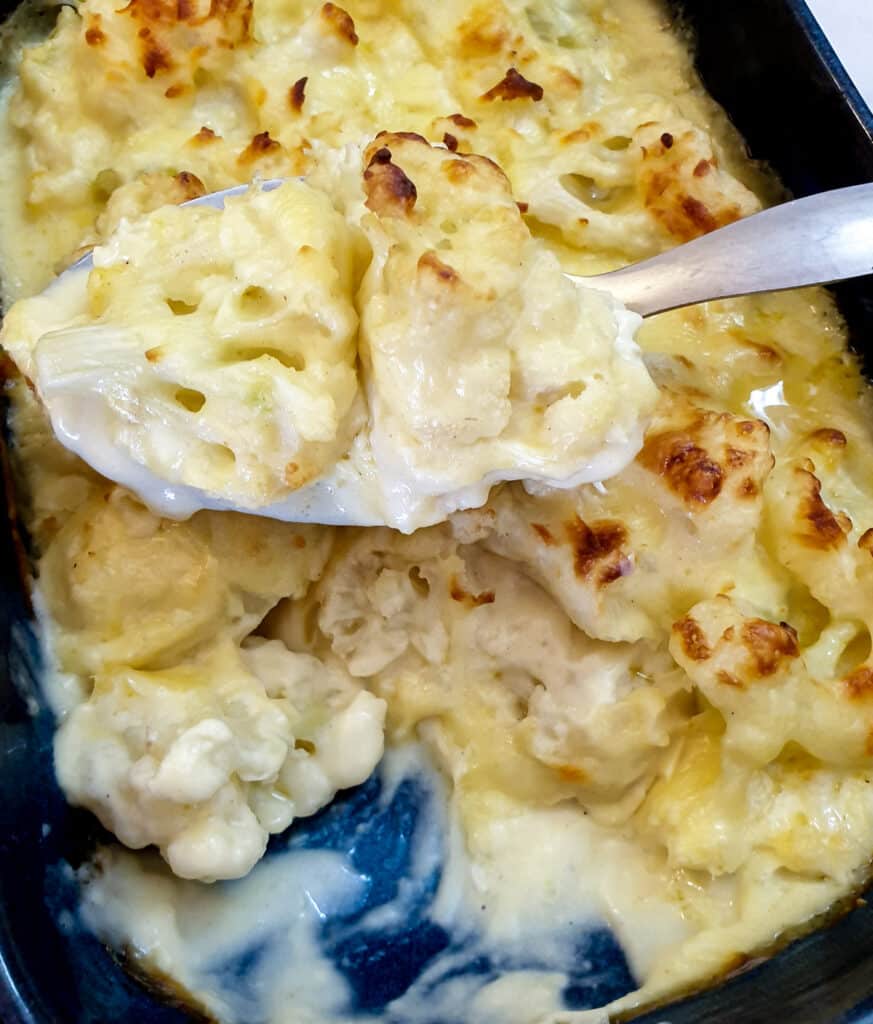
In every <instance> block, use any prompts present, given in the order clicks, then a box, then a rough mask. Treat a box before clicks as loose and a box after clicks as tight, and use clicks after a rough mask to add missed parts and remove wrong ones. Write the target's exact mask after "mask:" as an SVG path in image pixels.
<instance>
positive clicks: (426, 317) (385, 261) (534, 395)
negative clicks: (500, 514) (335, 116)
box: [361, 133, 656, 510]
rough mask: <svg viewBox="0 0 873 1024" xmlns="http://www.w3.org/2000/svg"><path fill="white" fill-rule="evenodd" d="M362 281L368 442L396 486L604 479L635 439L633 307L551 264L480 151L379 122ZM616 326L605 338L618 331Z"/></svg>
mask: <svg viewBox="0 0 873 1024" xmlns="http://www.w3.org/2000/svg"><path fill="white" fill-rule="evenodd" d="M364 160H365V171H364V191H365V193H366V205H367V207H368V208H369V209H370V211H372V213H371V215H370V216H368V217H365V218H363V219H362V221H361V226H362V228H363V229H364V231H365V233H366V234H367V237H368V239H369V241H370V244H371V245H372V247H373V253H374V255H373V261H372V263H371V264H370V268H369V270H368V272H367V274H366V276H365V278H364V282H363V286H362V295H361V310H362V312H361V317H362V320H361V329H362V355H363V357H364V366H365V371H366V373H367V374H368V378H369V379H368V397H369V403H370V409H371V417H372V428H371V429H372V443H373V449H374V455H375V458H376V462H377V465H379V464H380V463H381V462H385V463H387V464H389V465H390V466H391V468H392V469H394V471H395V473H396V474H397V476H398V477H399V479H400V484H398V487H400V486H401V485H402V483H403V481H404V477H405V478H406V480H407V481H408V483H407V487H412V488H414V490H415V491H418V492H420V493H422V494H423V495H425V496H426V495H428V494H440V493H443V492H453V491H457V492H459V493H458V496H457V497H456V498H454V499H453V497H452V495H451V494H449V500H450V501H451V502H452V505H451V506H450V510H453V509H454V508H458V507H463V506H469V505H472V504H476V503H478V502H479V501H482V500H484V498H485V496H486V494H487V492H488V488H489V486H490V485H491V483H493V482H494V481H495V480H500V479H540V480H543V479H545V480H549V479H552V480H557V481H563V485H564V486H567V485H569V484H571V483H579V482H581V481H582V480H592V479H602V478H605V477H607V476H610V475H612V474H613V473H615V472H617V471H618V470H619V469H620V468H621V467H622V466H623V465H625V464H626V462H627V460H628V459H629V458H630V457H631V456H632V454H633V453H635V452H636V451H637V450H638V449H639V445H640V439H641V427H642V422H643V420H644V419H645V418H646V417H647V416H648V414H649V413H650V412H651V410H652V408H653V406H654V401H655V395H656V392H655V389H654V387H653V386H652V384H651V381H650V379H649V377H648V374H647V372H646V371H645V369H644V368H643V366H642V364H641V362H640V360H639V358H638V353H637V350H636V347H635V345H634V344H633V342H632V340H631V337H630V335H631V332H632V330H633V329H634V328H635V326H636V321H635V320H634V318H633V317H630V316H629V315H627V314H624V313H622V312H621V311H620V310H619V308H618V307H616V305H615V304H614V303H613V302H612V300H610V299H609V298H608V297H607V296H606V295H604V294H602V293H599V292H595V291H592V290H588V289H583V288H580V287H578V286H576V285H574V284H572V283H570V282H569V281H567V280H565V279H564V278H563V277H562V275H561V270H560V266H559V264H558V262H557V259H556V258H555V257H554V255H552V254H551V253H550V252H549V251H548V250H547V249H546V247H545V246H544V245H543V244H542V243H539V242H537V241H535V240H534V239H533V238H532V237H531V235H530V232H529V231H528V229H527V227H526V226H525V224H524V222H523V220H522V218H521V215H520V213H519V210H518V207H517V206H516V204H515V201H514V199H513V196H512V192H511V190H510V187H509V182H508V180H507V179H506V177H505V176H504V174H503V172H502V171H501V170H500V169H499V168H498V167H497V166H496V165H495V164H494V163H492V162H491V161H490V160H487V159H485V158H483V157H479V156H473V155H471V156H463V155H460V154H457V153H452V152H450V151H448V150H446V149H441V148H437V147H431V146H430V145H428V143H427V142H426V141H425V140H424V139H423V138H420V137H418V136H414V135H412V136H411V135H409V134H403V133H400V134H393V135H389V134H382V135H380V136H377V138H376V139H375V140H374V142H373V143H371V144H370V146H369V147H368V148H367V150H366V152H365V155H364ZM616 339H617V340H616Z"/></svg>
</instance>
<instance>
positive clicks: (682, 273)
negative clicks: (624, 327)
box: [38, 179, 873, 529]
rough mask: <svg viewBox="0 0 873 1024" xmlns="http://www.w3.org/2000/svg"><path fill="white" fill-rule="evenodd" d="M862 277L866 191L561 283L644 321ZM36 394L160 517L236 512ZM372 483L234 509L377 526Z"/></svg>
mask: <svg viewBox="0 0 873 1024" xmlns="http://www.w3.org/2000/svg"><path fill="white" fill-rule="evenodd" d="M281 184H282V179H274V180H270V181H266V182H263V183H262V184H261V188H263V189H265V190H267V191H270V190H272V189H275V188H278V187H279V185H281ZM248 187H249V186H248V185H241V186H237V187H235V188H229V189H225V190H223V191H221V192H213V193H211V194H210V195H206V196H201V197H200V198H198V199H193V200H191V201H190V202H189V203H186V204H184V205H190V206H198V205H203V206H213V207H217V208H222V207H223V206H224V201H225V199H227V198H228V197H229V196H235V195H239V194H241V193H243V192H245V191H246V189H247V188H248ZM91 266H92V260H91V256H90V254H89V255H86V256H84V257H83V258H82V259H80V260H78V261H77V262H76V263H74V264H73V265H72V266H71V267H69V268H68V269H67V270H66V271H64V273H63V274H62V275H61V277H62V278H66V277H67V276H68V275H70V274H77V273H82V272H87V271H88V270H89V269H90V268H91ZM871 273H873V184H869V185H858V186H855V187H853V188H846V189H840V190H839V191H835V192H825V193H822V194H821V195H816V196H810V197H809V198H807V199H798V200H795V201H794V202H789V203H785V204H784V205H782V206H777V207H774V208H772V209H769V210H765V211H763V212H762V213H758V214H755V215H753V216H751V217H747V218H745V219H744V220H740V221H737V222H736V223H734V224H730V225H729V226H727V227H725V228H721V229H720V230H718V231H713V232H712V233H711V234H709V235H706V236H704V237H702V238H698V239H696V240H694V241H693V242H688V243H687V244H685V245H681V246H678V247H677V248H675V249H672V250H670V251H668V252H665V253H663V254H661V255H659V256H655V257H653V258H652V259H648V260H644V261H643V262H641V263H637V264H634V265H632V266H629V267H625V268H623V269H621V270H615V271H612V272H610V273H607V274H599V275H596V276H592V277H576V276H573V275H569V274H568V275H567V276H568V277H570V279H571V280H573V281H575V282H577V283H578V284H580V285H584V286H586V287H589V288H591V287H594V288H599V289H603V290H604V291H607V292H610V293H611V294H612V295H613V296H614V297H615V298H616V299H618V301H619V302H621V303H623V304H624V305H625V306H626V307H627V308H629V309H631V310H633V311H635V312H636V313H639V314H640V315H642V316H644V317H646V316H652V315H654V314H655V313H661V312H664V311H666V310H670V309H676V308H678V307H681V306H688V305H692V304H695V303H698V302H705V301H707V300H710V299H720V298H728V297H731V296H736V295H749V294H752V293H755V292H768V291H780V290H783V289H786V288H796V287H800V286H803V285H812V284H826V283H830V282H832V281H839V280H844V279H846V278H852V277H861V276H863V275H865V274H871ZM58 280H61V279H60V278H59V279H58ZM55 284H57V282H55ZM51 287H55V285H51V286H50V288H51ZM38 383H39V382H38ZM40 393H41V395H42V398H43V400H44V402H45V404H46V407H47V409H48V412H49V415H50V417H51V421H52V426H53V428H54V430H55V433H56V434H57V436H58V438H59V440H60V441H61V442H62V443H63V444H64V445H65V446H66V447H68V448H70V449H71V450H73V451H74V452H76V453H77V454H78V455H80V456H81V457H82V458H83V459H84V460H85V461H86V462H88V463H90V464H91V465H92V466H93V467H94V468H95V469H96V470H97V471H98V472H100V473H101V474H102V475H104V476H106V477H108V478H110V479H112V480H115V481H116V482H118V483H120V484H122V485H124V486H126V487H128V488H129V489H131V490H132V491H134V492H136V493H138V494H139V495H140V496H141V497H143V498H144V500H146V501H147V502H148V503H149V504H150V505H152V507H154V508H155V509H156V510H158V511H159V512H161V513H162V514H164V515H168V516H171V517H177V518H178V517H185V516H187V515H190V514H191V513H192V512H195V511H196V510H198V509H201V508H211V509H220V510H221V509H223V510H233V509H234V508H236V506H234V504H233V503H232V502H230V501H228V500H227V499H226V498H222V497H221V496H220V495H217V494H210V493H207V492H205V491H202V490H200V489H199V488H195V487H189V486H186V485H179V484H170V483H168V482H166V481H164V480H162V479H161V478H160V477H158V476H157V475H156V474H154V473H153V472H152V471H151V470H149V469H148V468H147V467H146V466H144V465H142V464H141V463H139V462H136V461H134V460H133V458H132V457H131V456H129V455H127V454H126V453H123V452H122V451H121V450H120V449H119V448H117V447H115V446H113V445H112V444H109V443H107V442H106V438H107V437H108V436H109V433H108V432H107V430H108V428H105V427H104V426H103V423H102V418H101V412H100V410H99V407H95V408H93V409H87V410H85V411H84V412H83V410H82V408H81V405H80V404H77V403H76V402H73V403H69V402H68V401H67V400H66V398H65V396H64V395H63V394H60V395H58V394H54V395H53V394H52V388H51V386H49V387H48V388H47V389H46V390H43V388H42V387H40ZM632 455H633V452H631V453H630V455H629V457H632ZM365 477H366V479H365ZM498 478H499V479H506V478H507V477H506V476H501V477H498ZM374 480H375V477H374V467H373V466H372V465H368V467H367V470H366V472H365V473H364V472H362V471H361V469H360V468H359V467H358V466H357V463H355V461H354V460H351V461H348V460H347V461H344V462H342V463H338V464H337V466H336V467H335V468H334V470H333V471H332V472H330V473H328V474H327V475H325V476H324V477H323V478H320V479H319V480H316V481H315V482H313V483H312V484H310V485H308V486H307V487H305V488H301V489H300V490H298V491H295V492H293V493H292V494H291V495H290V496H289V497H288V498H286V499H283V500H281V501H278V502H276V503H274V504H272V505H268V506H263V507H259V508H256V509H244V510H241V511H247V512H250V513H253V514H257V515H262V516H268V517H270V518H274V519H281V520H287V521H290V522H316V523H325V524H336V525H359V526H371V525H379V524H382V523H384V522H385V518H384V517H385V513H384V511H383V510H382V506H381V502H380V500H379V499H378V498H374V497H373V494H374V487H373V485H374ZM439 518H441V517H439V516H437V517H436V518H433V519H431V520H430V521H432V522H436V521H439ZM442 518H444V516H442ZM390 525H394V526H397V527H398V528H400V529H411V528H413V527H414V526H416V525H422V524H421V523H420V522H419V523H413V522H411V521H410V522H404V521H402V520H396V521H394V522H391V523H390Z"/></svg>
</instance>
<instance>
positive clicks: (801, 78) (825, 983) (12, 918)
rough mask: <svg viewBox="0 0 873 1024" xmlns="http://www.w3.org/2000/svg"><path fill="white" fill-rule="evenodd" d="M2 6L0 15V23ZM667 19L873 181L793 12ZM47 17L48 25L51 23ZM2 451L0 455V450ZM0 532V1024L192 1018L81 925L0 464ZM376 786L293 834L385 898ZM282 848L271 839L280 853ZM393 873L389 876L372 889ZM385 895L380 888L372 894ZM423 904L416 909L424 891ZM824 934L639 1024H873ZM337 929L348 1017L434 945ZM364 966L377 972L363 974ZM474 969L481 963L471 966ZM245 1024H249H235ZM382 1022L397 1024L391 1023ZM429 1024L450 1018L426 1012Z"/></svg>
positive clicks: (395, 815) (703, 53) (714, 80)
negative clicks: (350, 1007) (357, 872)
mask: <svg viewBox="0 0 873 1024" xmlns="http://www.w3.org/2000/svg"><path fill="white" fill-rule="evenodd" d="M12 6H14V5H12V4H9V2H8V0H5V2H0V12H2V11H3V8H4V7H5V8H6V12H5V13H7V14H8V13H11V9H12ZM673 13H674V15H675V17H676V18H678V19H679V20H680V22H681V23H683V24H684V25H685V26H687V28H688V29H689V30H690V31H691V32H692V33H693V34H694V37H695V40H696V52H697V56H698V65H699V69H700V72H701V74H702V76H703V78H704V81H705V82H706V84H707V86H708V88H709V90H710V92H711V93H712V94H713V96H714V97H715V98H716V99H717V100H718V101H719V102H720V103H722V105H723V106H724V107H725V108H726V110H727V111H728V113H729V114H730V115H731V117H732V118H733V120H734V122H735V123H736V125H737V126H738V128H739V129H740V131H741V132H742V134H743V135H744V137H745V138H746V140H747V142H748V146H749V149H750V151H751V153H752V154H753V156H755V157H756V158H759V159H762V160H765V161H767V162H768V163H770V164H771V165H772V166H773V167H774V168H775V169H776V171H777V172H778V173H779V175H780V176H781V178H782V180H783V181H784V183H785V185H786V186H787V187H788V188H789V189H790V190H791V191H792V192H794V194H795V195H807V194H809V193H812V192H818V191H823V190H825V189H831V188H838V187H841V186H845V185H851V184H856V183H859V182H864V181H871V180H873V116H871V114H870V112H869V111H868V110H867V108H866V107H865V106H864V104H863V102H862V100H861V98H860V97H859V95H858V94H857V92H856V91H855V89H854V88H853V86H852V85H851V83H850V81H849V80H848V78H847V76H846V74H845V72H844V70H843V69H842V67H841V66H840V64H839V62H838V61H837V59H836V57H835V56H834V53H833V52H832V50H831V49H830V47H829V45H828V43H827V41H826V40H825V39H824V37H823V35H822V33H821V31H820V30H819V28H818V26H817V24H816V23H815V21H814V19H813V18H812V17H811V15H810V13H809V11H808V10H807V8H806V7H805V5H804V3H803V2H802V0H731V2H730V3H726V2H725V0H684V2H682V3H679V2H677V3H675V5H674V7H673ZM51 16H52V15H51V11H50V10H49V11H48V12H47V14H46V17H47V18H50V17H51ZM836 293H837V298H838V301H839V303H840V306H841V308H842V310H843V313H844V314H845V317H846V319H847V322H848V324H849V328H850V332H851V338H852V343H853V345H854V347H855V348H856V350H857V351H858V352H859V354H860V355H861V357H862V359H864V361H865V365H866V367H867V369H868V372H873V278H868V279H863V280H860V281H854V282H849V283H847V284H844V285H842V286H840V287H839V288H838V289H837V290H836ZM4 455H5V453H4ZM0 484H2V485H3V490H4V495H5V498H6V503H5V505H4V506H3V507H4V508H6V510H7V511H6V515H5V520H4V522H3V524H2V526H0V1022H2V1024H116V1022H133V1024H183V1022H190V1021H191V1020H192V1019H197V1018H196V1017H192V1015H191V1013H189V1012H187V1011H186V1010H184V1009H183V1008H181V1007H179V1006H174V1005H173V1004H172V993H171V992H168V993H165V995H164V997H163V998H162V997H161V996H159V995H156V994H155V992H154V989H152V990H151V991H150V990H147V989H146V988H145V987H143V986H142V985H141V984H139V983H138V982H137V981H136V980H134V979H133V978H132V977H131V976H130V975H129V974H127V973H126V972H125V971H124V969H123V967H122V966H121V965H119V964H118V963H117V962H116V960H115V959H113V958H112V957H111V956H110V954H109V953H108V952H107V951H106V950H105V949H104V948H103V947H102V946H101V945H100V943H99V942H98V941H97V940H96V939H94V938H93V937H92V936H91V935H90V934H89V933H88V932H87V930H86V929H84V927H83V926H82V924H81V922H80V920H79V918H78V915H77V908H76V885H75V882H74V878H73V867H75V866H76V865H77V864H79V863H81V862H82V860H83V859H85V858H87V856H88V854H89V852H90V851H91V850H92V849H93V846H94V843H95V841H97V840H99V839H100V838H101V836H100V834H99V829H98V827H97V826H96V824H95V822H94V820H93V819H92V818H91V816H90V815H87V814H84V813H81V812H77V811H75V810H72V809H70V808H69V807H68V806H67V805H66V803H65V802H64V800H63V798H62V796H61V794H60V792H59V790H58V788H57V786H56V784H55V781H54V777H53V773H52V756H51V736H52V722H51V720H50V716H49V714H48V712H47V711H45V710H40V703H39V699H38V698H39V688H38V680H39V673H40V666H39V657H38V650H37V646H36V643H35V642H34V637H33V634H32V632H31V628H30V625H29V622H30V613H29V606H28V598H27V592H26V588H25V586H24V585H23V583H22V579H23V575H24V574H23V571H22V570H23V568H24V562H23V559H24V558H26V555H24V554H23V552H24V550H25V547H24V546H22V544H21V538H20V535H19V532H18V528H17V526H16V520H15V513H14V506H13V503H12V500H11V499H12V497H13V496H12V492H11V488H10V484H9V473H8V466H7V465H6V463H5V460H4V474H3V479H2V481H0ZM377 787H378V780H371V782H369V783H367V784H366V785H365V786H363V787H360V788H359V789H358V790H356V791H351V792H350V793H348V794H345V795H344V796H343V797H341V798H340V800H338V801H337V803H336V804H335V805H334V806H333V807H331V808H329V809H327V810H326V811H325V812H322V814H320V815H317V816H316V817H315V818H314V819H309V820H308V821H307V822H305V823H304V826H305V827H304V829H303V831H302V833H299V834H298V830H297V829H295V838H294V842H295V843H302V844H303V845H306V844H308V843H312V844H313V845H314V844H316V843H318V844H321V845H324V844H331V845H332V846H334V847H335V848H339V849H345V850H346V851H349V849H350V847H349V843H350V836H351V835H352V834H353V833H354V834H356V835H357V836H358V842H357V845H356V849H355V851H354V852H353V853H351V855H352V856H353V857H356V858H357V859H358V860H357V863H356V866H357V867H359V868H360V869H361V870H362V871H369V870H370V869H372V873H373V874H374V875H375V876H376V877H379V876H380V875H381V876H382V880H383V882H384V884H381V883H380V884H378V885H375V886H374V889H373V892H372V893H371V899H370V902H369V906H370V907H371V906H372V905H374V902H375V903H376V904H378V901H379V899H380V898H382V897H380V892H381V891H382V890H386V891H390V890H391V888H392V886H393V887H395V888H396V883H397V878H398V877H399V876H400V875H402V873H403V870H404V864H405V863H406V862H407V860H408V856H409V836H410V833H411V831H413V830H414V829H415V822H416V801H417V800H420V799H422V798H426V794H419V793H416V792H410V791H408V790H404V789H403V788H401V789H400V790H398V792H397V794H396V795H395V797H394V798H393V799H392V801H391V803H390V804H389V805H388V806H387V807H383V808H381V809H380V810H379V811H378V812H375V813H374V812H373V810H372V808H373V807H374V805H375V801H374V800H373V799H372V798H373V795H374V790H375V789H376V788H377ZM362 835H363V836H365V837H366V841H365V842H361V841H360V837H361V836H362ZM286 841H287V840H283V839H282V838H281V837H280V838H279V839H278V840H277V843H278V844H279V845H281V844H282V843H283V842H286ZM386 876H391V877H386ZM383 896H384V893H383ZM423 898H425V897H423ZM842 910H848V912H847V913H845V914H844V916H842V917H841V918H840V919H839V920H837V921H836V923H832V922H830V923H828V924H827V926H824V927H822V928H821V929H820V930H818V931H816V932H814V933H813V934H810V935H808V936H807V937H805V938H802V939H800V940H798V941H796V942H794V943H793V944H791V945H789V946H788V947H787V948H785V949H783V951H782V952H781V953H778V954H777V955H775V956H773V957H771V958H770V959H768V960H766V961H764V962H760V963H757V964H755V965H747V966H746V968H745V969H744V970H742V971H741V972H740V973H738V974H737V975H736V976H734V977H731V978H729V979H728V980H727V981H725V982H723V983H722V984H721V985H720V986H718V987H715V988H712V989H709V990H707V991H705V992H703V993H702V994H700V995H697V996H693V997H690V998H686V999H683V1000H681V1001H679V1002H677V1003H674V1004H673V1005H671V1006H669V1007H663V1008H661V1009H659V1010H657V1011H655V1012H652V1013H649V1014H646V1015H644V1016H643V1017H641V1018H638V1020H639V1021H640V1022H641V1024H642V1022H643V1021H644V1022H646V1024H655V1022H662V1024H692V1022H693V1024H708V1022H722V1024H724V1022H743V1024H757V1022H761V1024H764V1022H766V1024H774V1022H781V1021H791V1022H792V1024H825V1022H827V1024H838V1022H839V1024H861V1022H867V1021H869V1022H873V904H871V905H868V904H867V903H865V902H864V901H863V900H857V901H852V903H851V904H849V905H848V906H847V907H844V908H842ZM353 924H354V923H353V922H352V924H351V925H350V929H351V931H350V932H349V936H350V938H349V943H350V945H349V944H348V943H347V945H348V948H347V949H345V951H344V953H343V961H342V969H343V971H344V973H345V975H346V977H347V979H348V981H349V983H350V987H351V989H352V990H353V991H354V993H355V996H356V1000H357V1004H358V1006H357V1010H358V1012H359V1013H360V1016H361V1017H366V1016H373V1017H374V1018H381V1019H383V1020H384V1017H383V1016H382V1012H381V1011H382V1009H383V1007H384V1006H385V1005H386V1004H387V1003H388V1002H390V1001H391V999H394V998H396V997H397V996H398V995H400V994H401V993H402V992H403V991H404V990H405V987H406V986H408V985H409V983H410V982H411V980H412V979H413V978H414V976H415V975H416V974H417V973H418V972H419V971H420V970H421V968H422V967H423V966H424V964H426V963H427V962H428V959H429V958H430V957H432V956H434V955H435V954H436V953H438V952H439V951H440V950H441V949H443V948H445V945H446V943H447V942H448V941H449V939H448V937H447V936H445V934H439V929H434V927H433V926H432V925H429V924H428V923H427V922H426V919H425V917H424V916H423V915H421V914H416V913H415V912H413V913H411V914H410V917H409V920H407V921H406V922H404V923H403V924H402V926H400V927H399V928H398V930H397V931H394V932H392V933H390V934H384V935H383V934H379V935H377V936H375V937H374V936H373V935H372V934H370V935H369V937H367V938H366V940H363V939H361V938H360V936H359V937H358V939H357V940H355V933H354V927H353ZM587 943H588V944H587V945H586V947H585V948H584V949H580V958H579V959H580V964H583V963H584V964H585V969H584V970H582V968H581V967H580V973H579V976H578V977H573V978H572V979H571V984H570V986H569V987H568V989H567V991H566V993H565V996H566V997H567V999H568V1001H569V1002H570V1003H571V1004H573V1005H577V1006H578V1007H579V1008H580V1009H582V1008H585V1007H586V1006H592V1005H601V1004H602V1003H603V1002H605V1001H607V1000H608V999H610V998H613V997H615V996H618V995H621V994H622V993H623V992H624V991H627V990H628V989H629V988H631V987H632V979H631V977H630V974H629V972H628V969H627V965H626V964H625V962H624V958H623V956H622V954H621V951H620V949H619V948H618V946H617V945H616V943H615V942H614V940H612V938H611V936H610V935H609V934H608V933H607V932H602V933H601V932H597V933H594V934H592V935H590V936H589V937H588V940H587ZM376 963H378V964H379V969H378V970H370V969H369V968H370V967H372V965H374V964H376ZM475 969H476V970H480V971H483V972H484V971H487V970H492V971H493V970H495V969H496V967H495V965H489V964H478V965H477V966H476V968H475ZM246 1024H259V1022H256V1021H248V1022H246ZM394 1024H403V1022H402V1021H399V1020H397V1021H395V1022H394ZM429 1024H462V1022H454V1021H453V1022H448V1021H442V1020H439V1019H437V1018H434V1020H433V1021H431V1022H429Z"/></svg>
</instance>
